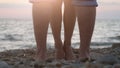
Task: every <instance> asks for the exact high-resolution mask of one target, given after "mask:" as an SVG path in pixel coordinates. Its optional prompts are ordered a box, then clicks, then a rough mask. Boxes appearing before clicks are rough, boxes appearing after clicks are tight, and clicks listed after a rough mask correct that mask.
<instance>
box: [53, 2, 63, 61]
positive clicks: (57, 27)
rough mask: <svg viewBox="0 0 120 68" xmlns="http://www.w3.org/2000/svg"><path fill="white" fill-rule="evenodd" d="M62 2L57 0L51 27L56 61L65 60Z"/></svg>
mask: <svg viewBox="0 0 120 68" xmlns="http://www.w3.org/2000/svg"><path fill="white" fill-rule="evenodd" d="M61 7H62V0H57V2H56V3H55V5H53V12H52V17H51V27H52V32H53V36H54V40H55V48H56V59H64V51H63V45H62V40H61V24H62V9H61Z"/></svg>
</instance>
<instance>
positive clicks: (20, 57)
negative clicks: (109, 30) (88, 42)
mask: <svg viewBox="0 0 120 68" xmlns="http://www.w3.org/2000/svg"><path fill="white" fill-rule="evenodd" d="M35 50H36V49H35V48H33V49H17V50H9V51H4V52H0V68H3V67H4V66H6V67H4V68H120V45H118V44H117V46H116V45H113V46H112V47H110V48H102V49H91V50H90V51H91V57H92V58H94V59H95V61H93V62H89V61H87V62H84V63H83V62H78V61H77V60H76V61H74V62H69V61H65V60H61V61H56V60H55V57H54V54H55V49H51V48H50V49H48V52H47V55H48V60H47V61H46V62H44V63H40V62H39V63H38V62H36V61H35V60H34V55H35ZM73 52H74V54H75V56H76V58H78V49H73ZM3 62H4V63H3ZM2 63H3V64H2ZM2 66H3V67H2Z"/></svg>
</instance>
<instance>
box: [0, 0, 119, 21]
mask: <svg viewBox="0 0 120 68" xmlns="http://www.w3.org/2000/svg"><path fill="white" fill-rule="evenodd" d="M98 4H99V6H98V7H97V18H108V19H109V18H112V19H119V18H120V0H98ZM31 6H32V5H31V3H29V0H0V18H32V8H31Z"/></svg>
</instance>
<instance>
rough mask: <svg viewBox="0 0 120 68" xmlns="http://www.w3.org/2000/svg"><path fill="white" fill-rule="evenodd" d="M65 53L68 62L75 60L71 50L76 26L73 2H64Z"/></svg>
mask: <svg viewBox="0 0 120 68" xmlns="http://www.w3.org/2000/svg"><path fill="white" fill-rule="evenodd" d="M64 5H65V9H64V20H63V22H64V32H65V34H64V38H65V40H64V51H65V59H66V60H73V59H74V58H75V57H74V55H73V52H72V48H71V38H72V34H73V29H74V26H75V20H76V16H75V8H74V6H73V5H72V1H71V0H64Z"/></svg>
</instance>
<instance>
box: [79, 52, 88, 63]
mask: <svg viewBox="0 0 120 68" xmlns="http://www.w3.org/2000/svg"><path fill="white" fill-rule="evenodd" d="M89 59H90V55H89V51H87V50H82V51H80V53H79V60H80V61H81V62H85V61H89Z"/></svg>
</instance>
